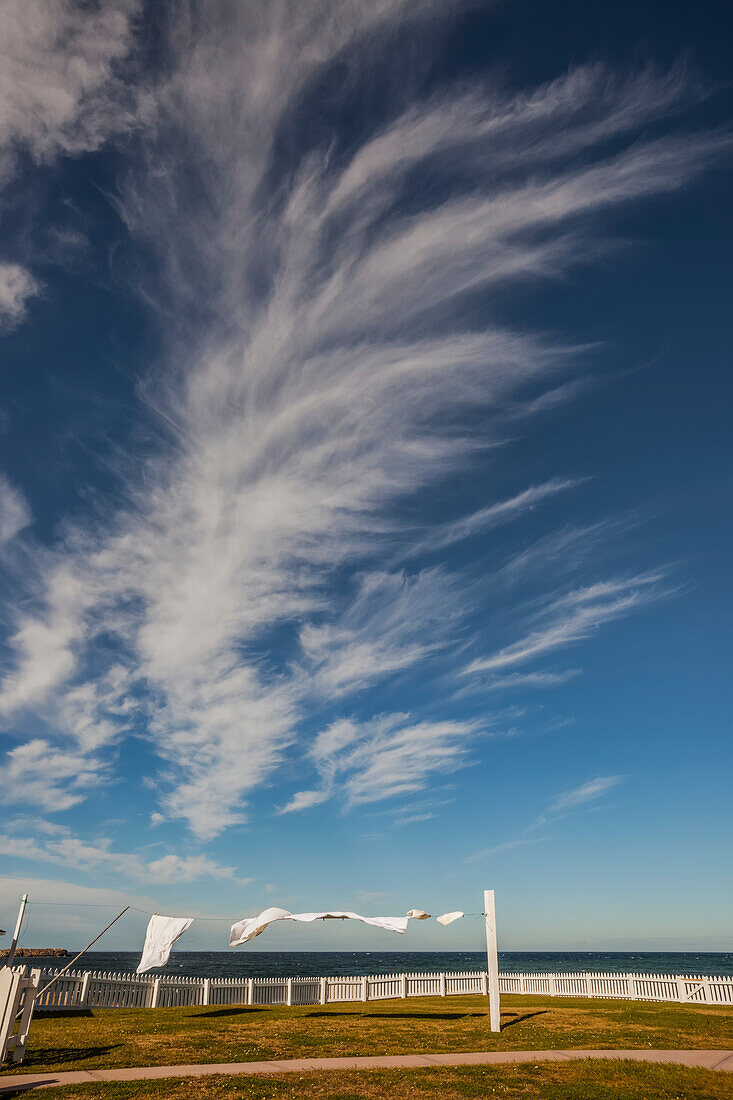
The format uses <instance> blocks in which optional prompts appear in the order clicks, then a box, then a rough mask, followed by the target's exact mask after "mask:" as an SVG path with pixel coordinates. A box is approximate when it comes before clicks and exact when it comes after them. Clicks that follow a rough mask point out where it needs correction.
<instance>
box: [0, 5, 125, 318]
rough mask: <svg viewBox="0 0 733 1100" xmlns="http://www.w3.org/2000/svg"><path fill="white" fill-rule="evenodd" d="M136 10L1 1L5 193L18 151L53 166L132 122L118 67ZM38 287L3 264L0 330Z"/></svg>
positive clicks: (0, 125) (0, 128) (0, 147)
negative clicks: (56, 160) (62, 157)
mask: <svg viewBox="0 0 733 1100" xmlns="http://www.w3.org/2000/svg"><path fill="white" fill-rule="evenodd" d="M139 7H140V4H139V0H99V3H95V4H94V5H89V4H86V3H82V2H80V0H4V2H3V4H2V7H1V8H0V188H2V187H3V186H4V185H7V184H8V183H9V182H10V181H11V180H12V179H13V178H14V176H15V175H16V173H17V169H18V164H19V161H20V154H21V153H22V154H24V155H27V156H29V157H30V158H31V159H32V160H33V161H35V162H36V164H45V163H49V162H51V161H53V160H54V159H56V158H58V157H60V156H64V155H78V154H80V153H84V152H89V151H92V150H95V149H98V148H99V146H100V145H101V144H102V143H103V142H104V140H105V139H106V138H107V137H108V136H109V135H110V134H111V133H114V132H116V131H119V130H120V129H124V128H125V127H128V126H130V125H132V124H133V123H134V122H135V120H136V111H135V110H134V103H133V99H132V97H131V95H130V91H129V89H126V87H125V85H124V83H123V82H122V81H121V80H120V79H119V76H118V74H117V72H116V66H117V65H118V63H119V62H120V61H121V60H122V59H123V58H124V57H125V56H126V55H127V53H128V51H129V49H130V46H131V36H132V24H133V19H134V17H135V15H136V13H137V12H138V10H139ZM1 200H2V192H1V191H0V202H1ZM67 240H68V238H67ZM58 243H59V242H57V246H58ZM44 258H45V259H46V260H48V258H49V257H48V254H46V255H45V257H44ZM40 289H41V287H40V284H39V283H38V281H37V280H36V279H35V278H34V276H33V275H32V274H31V272H30V271H29V270H28V269H27V267H25V266H21V265H20V264H18V263H14V262H10V261H3V260H0V329H2V328H12V327H14V326H15V325H17V324H19V322H20V321H22V320H23V318H24V316H25V312H26V306H27V303H28V301H29V300H30V299H31V298H33V297H34V296H35V295H37V294H38V293H39V292H40Z"/></svg>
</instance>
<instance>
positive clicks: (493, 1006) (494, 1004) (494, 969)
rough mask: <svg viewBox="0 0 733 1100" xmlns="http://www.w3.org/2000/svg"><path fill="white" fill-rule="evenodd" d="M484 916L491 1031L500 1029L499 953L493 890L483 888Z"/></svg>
mask: <svg viewBox="0 0 733 1100" xmlns="http://www.w3.org/2000/svg"><path fill="white" fill-rule="evenodd" d="M484 917H485V918H486V961H487V970H488V975H489V1019H490V1021H491V1030H492V1031H501V1015H500V1012H499V953H498V949H497V943H496V903H495V901H494V891H493V890H484Z"/></svg>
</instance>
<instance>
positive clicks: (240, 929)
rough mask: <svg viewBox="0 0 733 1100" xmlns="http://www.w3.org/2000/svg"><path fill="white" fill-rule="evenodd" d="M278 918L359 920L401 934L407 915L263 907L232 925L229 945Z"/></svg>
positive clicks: (243, 940)
mask: <svg viewBox="0 0 733 1100" xmlns="http://www.w3.org/2000/svg"><path fill="white" fill-rule="evenodd" d="M280 920H295V921H301V922H304V923H309V922H310V921H314V920H360V921H361V922H362V923H363V924H371V925H373V926H374V927H375V928H383V929H384V930H385V932H399V933H400V935H402V934H403V933H404V932H405V931H406V929H407V920H408V918H407V917H362V916H361V915H360V914H359V913H347V912H341V911H339V910H334V911H332V912H324V913H291V912H290V911H289V910H287V909H278V908H276V907H273V908H271V909H263V910H262V912H261V913H259V914H258V915H257V916H256V917H245V918H244V920H240V921H237V923H236V924H233V925H232V930H231V933H230V935H229V946H230V947H239V945H240V944H242V943H247V942H248V940H253V939H254V938H255V936H260V935H262V933H263V932H264V931H265V929H266V928H267V927H268V925H270V924H274V923H275V921H280Z"/></svg>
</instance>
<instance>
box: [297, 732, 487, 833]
mask: <svg viewBox="0 0 733 1100" xmlns="http://www.w3.org/2000/svg"><path fill="white" fill-rule="evenodd" d="M480 732H481V727H480V726H479V724H478V723H475V722H455V721H444V722H430V721H422V722H419V721H417V722H416V721H414V720H413V719H411V716H410V715H409V714H391V715H382V716H380V717H379V718H374V719H372V720H371V721H370V722H366V723H363V724H360V723H358V722H355V721H353V720H351V719H339V720H338V721H337V722H334V723H333V724H332V725H330V726H328V727H327V728H326V729H325V730H323V731H322V732H321V733H319V734H318V735H317V737H316V738H315V740H314V742H313V745H312V748H311V749H310V751H309V753H308V757H309V760H310V762H311V763H312V765H313V767H314V769H315V771H316V773H317V774H318V777H319V779H320V785H319V787H318V788H316V789H313V790H304V791H298V792H297V793H296V794H295V795H293V797H292V798H291V799H290V801H289V802H288V803H287V804H286V805H285V806H283V807H282V808H281V809H280V813H294V812H296V811H299V810H305V809H309V808H310V807H311V806H315V805H318V804H320V803H322V802H325V801H327V800H328V799H329V798H333V797H338V798H339V799H340V800H342V801H343V803H344V804H345V806H346V807H353V806H358V805H363V804H366V803H373V802H381V801H383V800H385V799H388V798H393V797H395V796H397V795H404V794H410V793H412V792H414V791H419V790H421V789H422V788H423V787H424V786H425V783H426V781H427V779H428V778H430V777H433V776H436V775H443V774H446V773H450V772H453V771H455V770H457V769H458V768H460V767H462V766H463V765H464V764H465V763H466V751H467V745H468V742H469V741H470V740H471V739H473V738H474V737H476V736H477V735H478V734H479V733H480ZM427 816H431V815H430V814H428V815H427Z"/></svg>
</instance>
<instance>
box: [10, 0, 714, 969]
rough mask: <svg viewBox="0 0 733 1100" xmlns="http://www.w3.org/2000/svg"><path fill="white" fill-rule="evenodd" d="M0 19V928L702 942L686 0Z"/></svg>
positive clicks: (705, 644) (693, 63)
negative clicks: (451, 917)
mask: <svg viewBox="0 0 733 1100" xmlns="http://www.w3.org/2000/svg"><path fill="white" fill-rule="evenodd" d="M31 9H32V18H31V17H30V16H29V15H28V12H29V11H30V10H31ZM2 20H3V22H4V23H5V24H6V26H5V28H4V31H5V32H6V33H5V35H4V37H5V41H6V42H7V44H8V45H7V47H6V48H7V50H8V58H7V59H6V60H5V61H4V64H3V67H2V68H3V73H4V77H3V84H2V85H0V188H1V190H0V194H1V195H2V201H3V218H2V221H1V222H0V324H1V325H2V329H1V332H0V341H1V348H2V362H3V366H2V391H1V393H0V420H1V425H0V426H1V428H2V431H1V432H0V570H1V573H0V578H1V579H0V606H1V608H2V615H1V616H0V624H1V626H2V631H3V647H2V651H1V661H2V682H1V685H0V717H1V719H2V735H1V740H0V754H1V755H0V799H2V804H3V815H2V830H1V832H2V834H3V835H2V839H1V840H0V850H2V852H3V856H4V858H3V864H2V875H1V876H0V923H2V924H3V926H4V927H6V926H7V924H8V922H9V921H11V919H12V914H13V912H14V909H15V906H16V903H17V897H18V895H19V894H20V893H21V892H22V891H23V890H24V889H27V890H28V891H29V892H30V894H31V900H32V901H35V902H37V903H41V902H56V903H57V904H58V906H59V907H58V908H54V907H49V906H45V905H41V904H37V905H36V907H35V908H34V909H32V912H31V924H30V926H29V930H28V936H29V937H30V939H32V940H34V941H36V940H37V941H38V942H40V941H42V940H43V941H46V940H53V941H54V942H57V941H59V942H65V943H67V944H68V946H75V945H76V944H81V943H82V941H83V940H84V937H85V936H86V933H87V931H89V932H90V933H91V932H93V931H94V929H95V927H96V926H97V925H98V924H99V923H100V914H104V913H105V912H106V911H107V910H104V909H96V908H93V906H97V905H99V906H101V905H109V906H110V907H113V906H115V905H117V904H120V905H121V904H124V902H125V901H126V900H132V901H133V904H135V905H137V906H138V907H139V908H140V909H147V910H151V911H152V910H159V911H161V912H168V913H174V914H182V915H202V916H209V917H213V916H222V917H225V918H229V917H231V918H232V919H235V918H239V917H241V916H243V915H246V914H253V913H255V912H257V911H258V910H259V909H260V908H263V907H264V906H266V905H272V904H276V905H282V906H285V907H287V908H290V909H293V910H296V909H299V910H303V909H321V908H328V907H331V908H344V909H351V908H353V909H357V910H360V911H363V912H365V913H368V914H371V915H378V914H387V915H392V914H401V913H404V912H405V911H406V910H407V909H409V908H412V907H415V906H417V907H421V908H425V909H427V910H430V911H433V912H442V911H446V910H451V909H464V910H466V911H467V912H476V911H477V910H479V909H480V907H481V900H482V891H483V889H484V888H485V887H493V888H494V889H495V890H496V891H497V908H498V913H499V923H500V930H501V945H503V946H504V947H506V948H553V947H557V948H573V947H577V948H593V947H599V948H620V949H623V948H643V947H649V948H660V949H665V948H668V949H672V948H682V949H684V948H694V949H703V950H705V949H708V950H724V949H728V950H730V949H732V948H733V940H732V939H731V934H730V922H729V920H728V919H727V918H728V914H729V913H730V906H731V901H732V900H733V897H732V891H731V885H730V878H729V876H726V875H725V874H724V873H723V867H724V865H725V862H726V852H727V851H729V849H730V824H731V822H730V795H729V786H730V779H729V776H730V771H729V768H730V763H731V749H730V738H729V732H728V731H729V727H730V719H729V715H730V713H731V703H733V698H732V696H733V691H732V690H731V677H730V672H729V665H730V658H729V654H730V643H731V613H730V608H731V580H730V569H729V560H730V550H731V542H732V541H733V539H732V536H733V527H732V523H731V518H730V517H731V510H730V499H731V488H732V487H733V461H732V459H731V449H730V426H729V419H730V412H729V410H730V407H731V396H732V394H731V388H732V386H731V381H730V368H729V347H730V343H731V336H732V335H733V334H732V332H731V329H732V327H733V325H732V323H731V316H730V307H729V302H730V289H731V288H730V256H731V246H732V245H733V222H732V219H731V211H730V201H729V194H730V182H731V181H730V168H731V152H732V151H733V135H732V133H731V129H730V118H731V104H732V102H733V96H732V94H731V91H730V88H729V86H728V84H726V80H727V72H728V70H727V66H728V61H729V59H728V56H727V51H726V48H725V47H726V43H727V42H728V41H729V34H730V29H731V27H730V21H731V17H730V12H729V10H727V9H726V5H724V4H722V3H720V4H717V3H711V4H707V5H705V6H704V8H703V9H702V10H699V9H693V8H692V7H691V6H683V5H669V4H667V5H657V4H654V3H650V2H647V3H636V4H633V5H631V4H628V5H627V4H620V3H619V4H614V5H610V6H608V8H607V9H606V10H596V8H595V7H593V8H590V9H589V7H588V6H587V5H585V4H580V3H572V2H568V3H564V4H560V5H543V4H539V3H536V2H535V3H529V2H521V0H516V2H507V3H497V4H490V3H454V2H452V3H446V2H444V0H380V2H379V3H375V2H374V0H368V2H367V0H364V2H363V3H362V2H361V0H358V2H354V0H351V2H350V3H348V4H345V3H343V2H342V0H318V2H316V0H314V2H313V3H310V4H300V3H295V2H293V3H291V2H290V0H280V2H278V3H274V4H271V5H268V6H267V9H266V12H265V11H264V9H263V8H262V5H260V4H255V3H249V0H244V2H243V3H237V4H228V3H224V2H219V0H203V2H202V3H200V4H194V3H191V4H188V3H184V2H181V3H176V4H174V5H171V6H168V5H148V6H145V5H140V4H139V3H138V2H137V0H126V2H124V3H122V2H120V0H114V2H112V0H109V2H105V0H100V2H99V3H98V4H96V5H91V6H90V5H83V6H82V5H75V4H74V3H71V2H69V3H60V2H59V3H58V4H55V3H54V4H47V3H41V2H40V0H38V2H35V0H31V2H29V0H23V2H22V3H21V0H11V2H10V3H8V4H6V5H5V6H4V8H3V13H2ZM85 907H86V908H85ZM110 912H111V908H110ZM144 923H145V917H144V916H143V915H141V914H135V915H134V916H131V917H128V918H126V922H125V923H123V922H120V925H119V926H116V928H115V930H113V932H112V933H110V935H109V937H108V939H107V941H106V946H108V947H109V948H113V947H124V948H133V947H136V946H138V943H139V942H140V941H141V935H142V930H143V929H144ZM226 931H227V929H226V921H224V922H223V923H222V924H217V923H216V922H210V923H199V924H196V925H194V927H193V929H192V930H191V932H190V933H188V934H187V937H186V946H188V947H189V948H196V947H210V948H216V947H222V948H223V947H224V946H225V945H226ZM480 938H481V935H480V925H479V924H478V922H475V921H474V922H469V921H466V922H459V923H457V924H454V925H452V926H451V927H450V928H449V929H438V928H437V926H435V925H433V924H431V925H430V926H425V925H415V926H414V927H411V928H410V930H409V932H408V935H407V936H406V937H405V940H400V941H399V943H397V942H396V940H395V939H394V937H392V938H390V937H388V936H387V935H386V933H383V934H380V933H374V932H373V930H369V929H366V928H364V927H363V926H353V927H352V926H348V925H347V926H344V927H342V928H339V929H336V930H334V929H332V928H331V927H330V926H329V927H327V928H321V929H311V928H306V929H305V930H304V929H302V928H299V927H298V928H277V929H272V930H271V931H270V932H268V934H267V936H266V937H265V940H263V941H260V942H261V945H262V947H263V949H268V950H273V949H280V948H282V949H284V950H287V949H288V948H291V949H301V948H303V949H307V948H309V947H312V948H313V949H323V948H325V947H328V946H329V945H331V944H334V945H337V946H341V947H350V948H351V947H353V948H354V949H358V948H379V947H382V948H384V949H396V948H398V947H399V948H402V947H404V948H408V949H409V948H411V947H414V948H415V949H424V948H442V947H455V948H461V949H463V948H471V947H474V946H475V947H479V946H480ZM247 950H251V948H247Z"/></svg>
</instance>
